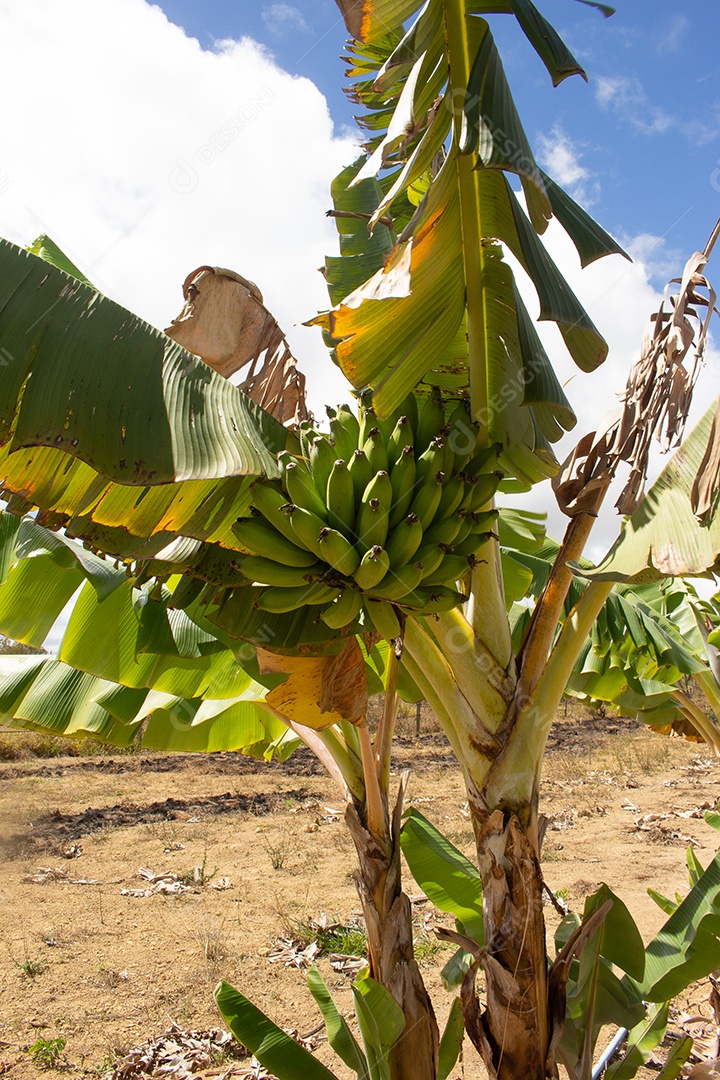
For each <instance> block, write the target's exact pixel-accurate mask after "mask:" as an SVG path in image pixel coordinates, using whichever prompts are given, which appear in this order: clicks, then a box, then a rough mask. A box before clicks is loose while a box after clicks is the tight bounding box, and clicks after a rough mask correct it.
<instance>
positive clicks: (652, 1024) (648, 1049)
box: [605, 1001, 670, 1080]
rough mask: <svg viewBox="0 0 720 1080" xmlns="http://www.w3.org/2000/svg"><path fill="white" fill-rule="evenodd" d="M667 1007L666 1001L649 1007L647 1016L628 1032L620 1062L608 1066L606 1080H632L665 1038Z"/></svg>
mask: <svg viewBox="0 0 720 1080" xmlns="http://www.w3.org/2000/svg"><path fill="white" fill-rule="evenodd" d="M669 1007H670V1006H669V1002H667V1001H663V1002H662V1003H660V1004H655V1005H651V1006H650V1007H649V1009H648V1012H647V1016H645V1017H643V1019H642V1020H641V1021H640V1023H639V1024H636V1025H635V1027H634V1028H632V1029H631V1030H630V1031H629V1032H628V1038H627V1046H626V1048H625V1052H624V1054H623V1056H622V1058H621V1060H620V1061H614V1062H612V1063H611V1064H610V1065H609V1066H608V1069H607V1072H606V1073H605V1076H606V1077H607V1080H632V1078H633V1077H634V1076H635V1075H636V1074H637V1071H638V1069H639V1068H640V1067H641V1066H642V1065H644V1064H645V1062H646V1061H647V1059H648V1058H649V1057H650V1054H651V1053H652V1052H653V1050H654V1049H655V1047H656V1046H659V1045H660V1043H661V1042H662V1041H663V1039H664V1038H665V1032H666V1031H667V1023H668V1009H669Z"/></svg>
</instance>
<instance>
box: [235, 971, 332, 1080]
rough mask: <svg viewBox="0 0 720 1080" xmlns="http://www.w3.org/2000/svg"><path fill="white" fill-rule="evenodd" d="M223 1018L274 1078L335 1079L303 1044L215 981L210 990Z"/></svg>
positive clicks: (245, 1000)
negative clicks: (215, 983) (215, 984)
mask: <svg viewBox="0 0 720 1080" xmlns="http://www.w3.org/2000/svg"><path fill="white" fill-rule="evenodd" d="M214 997H215V1004H216V1005H217V1007H218V1009H219V1010H220V1013H221V1015H222V1017H223V1020H224V1021H225V1023H226V1024H227V1026H228V1027H229V1028H230V1030H231V1031H232V1033H233V1035H234V1036H235V1038H236V1039H237V1040H238V1042H239V1043H241V1044H242V1045H243V1046H246V1047H247V1048H248V1050H250V1052H251V1053H252V1054H254V1055H255V1057H256V1058H257V1059H258V1061H259V1062H260V1063H261V1064H262V1065H264V1066H265V1068H266V1069H267V1070H268V1072H270V1073H273V1074H274V1075H275V1076H276V1077H277V1078H278V1080H297V1078H298V1077H300V1076H302V1077H303V1078H304V1080H337V1077H336V1076H335V1074H334V1073H331V1072H330V1070H329V1069H326V1068H325V1066H324V1065H323V1064H321V1062H319V1061H318V1060H317V1058H315V1057H313V1056H312V1054H310V1053H308V1051H307V1050H306V1049H305V1047H304V1046H301V1045H300V1043H298V1042H296V1041H295V1040H294V1039H293V1038H291V1037H290V1036H289V1035H287V1034H286V1033H285V1032H284V1031H283V1030H282V1028H279V1027H278V1026H277V1024H274V1023H273V1021H272V1020H271V1019H270V1017H269V1016H266V1015H265V1013H263V1012H261V1010H260V1009H258V1008H257V1006H255V1005H253V1004H252V1002H251V1001H248V999H247V998H246V997H245V996H244V995H243V994H241V993H240V991H239V990H235V989H234V988H233V987H232V986H230V984H229V983H226V982H224V981H223V982H219V983H218V985H217V986H216V987H215V992H214Z"/></svg>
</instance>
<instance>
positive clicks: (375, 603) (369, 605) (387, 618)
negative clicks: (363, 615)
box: [365, 600, 402, 641]
mask: <svg viewBox="0 0 720 1080" xmlns="http://www.w3.org/2000/svg"><path fill="white" fill-rule="evenodd" d="M365 610H366V612H367V613H368V615H369V617H370V622H371V623H372V625H373V626H374V627H375V629H376V630H377V632H378V634H379V635H380V637H381V638H384V639H385V641H394V640H395V638H399V637H401V636H402V625H401V623H400V619H399V618H398V614H397V612H396V611H395V608H394V607H393V606H392V604H388V603H387V602H386V601H385V600H366V601H365Z"/></svg>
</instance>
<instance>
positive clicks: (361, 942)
mask: <svg viewBox="0 0 720 1080" xmlns="http://www.w3.org/2000/svg"><path fill="white" fill-rule="evenodd" d="M292 935H293V937H295V938H297V939H298V940H300V941H302V942H303V943H304V944H306V945H309V944H310V943H311V942H312V941H316V942H317V943H318V946H319V947H320V951H321V952H324V953H340V954H341V955H342V956H366V955H367V934H366V933H365V930H364V929H363V928H362V927H360V926H343V925H342V923H337V924H335V925H334V926H326V927H318V926H315V925H314V923H308V922H300V921H298V922H293V923H292Z"/></svg>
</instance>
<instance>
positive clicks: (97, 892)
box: [0, 710, 720, 1080]
mask: <svg viewBox="0 0 720 1080" xmlns="http://www.w3.org/2000/svg"><path fill="white" fill-rule="evenodd" d="M406 730H407V731H408V734H406V735H405V736H404V737H403V738H401V739H399V740H398V745H397V752H396V770H397V773H398V774H399V772H400V771H401V770H402V769H404V768H411V769H412V777H411V783H410V789H409V796H408V802H409V804H410V805H415V806H417V807H418V809H420V810H422V812H423V813H424V814H425V815H426V816H427V817H429V818H430V819H431V820H433V821H434V822H435V823H437V824H438V826H439V827H440V828H441V829H442V830H443V831H444V832H445V833H446V835H447V836H448V837H449V838H450V839H451V840H452V841H453V842H454V843H455V844H456V845H457V846H458V847H459V848H461V849H462V850H463V851H464V852H465V853H466V854H468V855H469V856H472V848H473V845H472V834H471V829H470V824H469V821H468V818H467V811H466V808H465V797H464V791H463V788H462V783H461V780H460V778H459V776H458V771H457V769H456V767H455V766H454V763H453V759H452V757H451V755H450V754H449V752H448V749H447V746H446V744H445V742H444V740H443V739H442V737H441V736H439V735H437V734H433V733H429V734H423V735H421V737H420V738H416V737H415V736H414V734H413V733H412V725H406ZM718 785H720V767H719V766H718V764H716V763H715V762H714V761H712V760H710V757H709V753H708V752H707V751H706V750H705V749H704V748H703V747H702V746H697V745H692V744H688V743H685V742H682V741H680V740H677V739H673V740H669V739H666V738H662V737H660V736H657V735H654V734H652V733H650V732H648V731H646V730H645V729H641V728H639V727H638V726H637V725H635V724H633V723H631V722H630V721H623V720H617V719H612V720H606V719H604V718H602V717H599V718H593V717H591V716H590V714H588V713H581V712H580V711H578V712H572V711H571V713H570V714H569V715H568V716H564V715H563V710H561V712H560V716H559V718H558V724H557V725H556V728H555V729H554V731H553V734H552V736H551V741H550V745H549V748H548V754H547V762H546V768H545V777H544V786H543V794H542V810H543V812H544V813H545V814H546V815H547V816H548V817H549V818H550V822H551V823H550V827H549V830H548V833H547V836H546V841H545V846H544V872H545V876H546V880H547V884H548V885H549V887H550V889H552V890H553V891H554V892H556V893H557V894H559V896H560V898H561V899H563V900H564V901H565V902H566V903H567V904H569V905H570V906H571V907H575V908H580V910H581V909H582V903H583V898H584V896H585V894H586V893H588V892H589V891H591V890H592V889H593V888H594V887H595V886H596V885H597V884H599V883H600V882H602V881H606V882H608V883H609V884H610V885H611V886H612V887H613V889H614V890H615V891H616V892H617V893H618V894H619V895H620V896H621V897H622V899H623V900H624V901H625V903H626V904H627V905H628V907H629V908H630V910H631V911H632V912H633V914H634V916H635V918H636V919H637V921H638V923H639V925H640V927H641V929H642V932H643V936H644V937H645V939H646V940H648V939H649V938H650V937H651V936H652V935H653V934H654V933H655V932H656V931H657V929H658V928H659V927H660V925H661V924H662V923H663V921H664V919H665V916H664V915H663V913H662V912H661V911H660V909H659V908H658V907H656V905H655V904H654V903H653V902H652V901H651V900H650V898H649V897H648V895H647V891H646V890H647V888H648V886H652V887H654V888H656V889H657V890H659V891H660V892H664V893H667V894H669V895H673V894H674V893H675V891H677V890H681V891H682V890H683V889H684V888H685V886H686V881H687V872H686V866H685V849H686V846H687V842H688V839H689V838H691V839H692V840H694V841H695V842H696V845H697V846H696V851H697V854H698V856H699V858H700V860H701V862H702V863H703V864H707V863H708V862H709V861H710V859H711V858H712V857H713V856H714V854H715V851H716V850H717V847H718V844H720V836H718V834H717V833H715V832H713V831H712V830H711V829H710V828H709V827H708V826H707V825H706V824H705V823H704V822H703V821H702V819H701V817H700V816H699V815H700V813H701V810H702V808H703V807H710V806H713V807H714V806H715V805H716V803H717V801H718V798H720V787H719V786H718ZM341 811H342V802H341V800H340V798H339V797H338V793H337V791H336V789H335V788H334V787H333V785H332V783H331V781H330V780H329V779H328V778H327V777H326V776H325V775H324V773H323V772H322V770H321V768H320V767H319V766H318V764H317V762H316V761H315V759H314V758H313V757H312V756H311V755H309V754H307V753H298V754H297V755H296V756H294V757H293V758H292V759H291V760H290V761H288V762H286V763H285V764H284V765H278V764H266V763H262V762H254V761H251V760H248V759H245V758H242V757H239V756H237V755H232V754H219V755H213V756H210V757H201V756H197V757H191V756H189V755H176V756H157V755H149V754H136V755H132V756H117V757H110V756H107V757H99V756H92V757H87V758H67V757H56V758H52V759H39V758H31V759H27V760H25V759H23V760H15V761H6V762H3V763H0V825H1V828H0V858H1V859H2V876H1V877H0V1075H8V1076H10V1077H11V1078H12V1080H19V1078H21V1077H22V1078H25V1077H27V1078H28V1080H31V1078H34V1077H38V1076H41V1075H44V1076H47V1075H48V1073H47V1072H46V1071H43V1070H42V1069H41V1068H39V1067H38V1066H36V1065H35V1064H34V1063H33V1061H32V1057H31V1054H30V1052H29V1051H30V1048H31V1047H32V1046H33V1045H34V1044H35V1043H36V1041H37V1040H38V1039H39V1038H42V1039H46V1040H52V1039H55V1038H63V1039H65V1040H66V1045H65V1049H64V1052H63V1055H62V1058H61V1059H60V1061H59V1064H60V1065H61V1066H63V1069H64V1071H66V1072H68V1073H73V1074H75V1075H85V1076H103V1075H104V1074H105V1073H106V1072H107V1069H108V1067H109V1065H110V1064H111V1063H112V1062H113V1061H114V1060H117V1059H118V1058H119V1057H122V1056H123V1055H125V1054H126V1053H127V1051H128V1050H129V1049H130V1048H131V1047H132V1046H134V1045H136V1044H138V1043H143V1042H145V1041H147V1040H148V1039H150V1038H153V1037H155V1036H159V1035H161V1034H162V1033H163V1032H164V1031H165V1030H166V1029H167V1028H168V1026H169V1024H170V1023H171V1022H175V1023H176V1024H178V1025H180V1026H181V1027H182V1028H183V1029H203V1028H208V1027H212V1026H215V1025H217V1024H218V1020H219V1018H218V1016H217V1014H216V1012H215V1009H214V1005H213V1002H212V997H211V992H212V988H213V986H214V985H215V983H216V982H217V981H218V979H220V978H224V979H227V980H228V981H230V982H232V983H233V984H234V985H236V986H237V987H238V988H240V989H242V990H243V992H244V993H246V994H247V995H248V996H249V997H251V998H252V999H253V1000H254V1001H255V1002H256V1003H257V1004H258V1005H259V1006H260V1007H261V1008H262V1009H264V1010H265V1011H266V1012H267V1013H269V1015H270V1016H272V1017H273V1019H275V1020H276V1021H277V1022H278V1023H280V1024H281V1025H283V1026H286V1027H289V1028H292V1029H294V1030H296V1031H297V1032H299V1033H300V1034H301V1035H307V1034H308V1033H310V1032H313V1031H314V1030H315V1029H317V1028H318V1025H319V1022H320V1017H319V1014H318V1011H317V1009H316V1007H315V1004H314V1002H313V1000H312V998H311V997H310V994H309V992H308V990H307V988H306V986H305V974H304V972H303V971H302V970H300V969H298V968H296V967H293V966H287V965H286V964H285V963H283V962H272V960H271V957H272V952H273V948H274V947H275V945H276V943H277V941H278V939H279V938H280V937H285V938H295V939H301V940H304V941H311V940H312V937H313V934H312V930H311V928H309V926H308V924H309V922H310V920H312V919H317V918H320V917H321V916H322V915H323V913H324V915H325V916H326V918H327V919H328V920H329V921H330V922H337V923H340V924H342V925H343V926H347V927H351V928H352V927H354V926H356V925H357V922H358V914H359V903H358V900H357V896H356V893H355V888H354V884H353V881H352V870H353V866H354V857H355V856H354V848H353V847H352V844H351V841H350V839H349V836H348V834H347V832H346V829H345V826H344V824H343V820H342V813H341ZM694 812H695V813H697V815H698V816H695V817H694V816H692V813H694ZM645 815H667V816H662V817H659V818H657V820H649V821H648V820H645V821H643V817H644V816H645ZM638 822H639V823H640V825H642V826H644V827H642V828H639V827H638ZM141 868H144V871H146V872H151V873H152V874H154V875H159V874H165V873H168V874H174V875H177V877H178V878H179V883H180V884H181V885H182V884H184V885H189V886H190V887H189V888H187V889H185V890H184V891H180V892H177V893H170V894H163V893H155V894H152V895H149V896H143V895H134V894H133V893H134V892H137V891H142V890H145V889H148V888H151V886H152V881H151V880H149V879H148V877H147V874H146V876H145V877H141V876H139V872H140V869H141ZM47 870H49V871H51V873H49V874H47V873H44V871H47ZM33 877H35V878H38V879H44V880H31V879H32V878H33ZM193 878H194V879H195V880H193ZM218 886H220V887H218ZM406 889H407V892H408V893H410V894H416V893H417V892H418V889H417V886H415V884H414V883H413V882H412V879H411V878H410V877H409V874H408V875H407V880H406ZM414 912H415V920H416V927H417V948H418V955H419V959H420V964H421V967H422V970H423V974H424V977H425V978H426V981H427V985H428V987H429V989H430V992H431V995H432V998H433V1001H434V1003H435V1007H436V1011H437V1014H438V1018H439V1020H440V1023H441V1026H442V1025H443V1024H444V1021H445V1018H446V1016H447V1012H448V1009H449V1006H450V996H449V995H448V994H447V993H446V992H445V991H444V990H443V989H442V985H441V982H440V979H439V970H440V968H441V967H442V964H443V963H444V962H445V960H446V959H447V957H448V955H449V953H448V952H447V950H448V949H450V946H446V945H442V946H441V945H439V944H438V942H437V940H436V938H435V937H434V935H433V933H432V929H433V927H434V926H436V925H449V920H447V918H446V917H444V916H442V915H440V914H439V913H437V912H435V911H434V909H433V908H432V906H431V905H430V904H429V903H427V902H418V903H416V904H415V905H414ZM547 919H548V928H549V932H551V931H552V929H553V927H554V926H555V925H556V923H557V919H558V916H557V914H556V913H555V911H554V909H553V908H552V907H551V906H548V909H547ZM355 937H357V934H356V935H355ZM340 951H342V950H340ZM318 964H319V967H320V970H321V972H322V974H323V976H324V977H325V978H326V980H327V981H328V983H329V985H330V986H331V989H332V991H333V993H334V995H335V998H336V1000H337V1002H338V1004H339V1005H340V1006H341V1008H343V1010H345V1011H347V1012H350V1011H351V995H350V977H349V976H348V975H345V974H342V973H339V972H337V971H335V970H333V969H332V968H331V966H330V960H329V957H328V954H327V953H325V954H321V955H320V957H319V959H318ZM708 993H709V984H706V985H699V986H698V987H696V988H695V989H694V991H693V1007H694V1008H700V1009H703V1010H704V1011H705V1013H706V1014H707V1015H709V1010H708V1007H707V1006H706V1004H705V1003H706V1002H707V999H708ZM319 1038H320V1037H319V1036H317V1035H316V1036H315V1039H316V1041H318V1039H319ZM317 1053H318V1056H319V1057H320V1058H321V1059H322V1060H324V1061H325V1062H326V1063H327V1064H328V1065H331V1066H332V1068H333V1070H334V1071H335V1072H336V1073H337V1075H338V1076H339V1077H341V1078H344V1077H346V1076H349V1075H350V1074H349V1073H348V1072H347V1070H345V1071H343V1070H342V1067H338V1065H337V1061H336V1060H334V1059H333V1055H332V1053H331V1052H330V1051H329V1048H328V1046H327V1044H326V1043H323V1042H322V1040H321V1039H320V1041H319V1045H318V1049H317ZM247 1067H248V1061H247V1059H246V1060H245V1062H244V1063H243V1062H240V1063H238V1064H237V1065H236V1066H233V1069H234V1070H237V1071H233V1072H231V1073H230V1074H228V1068H229V1063H228V1062H225V1063H224V1064H223V1063H221V1062H216V1063H215V1064H213V1066H212V1067H210V1068H208V1069H206V1070H205V1071H204V1072H202V1073H201V1074H199V1075H202V1076H206V1077H210V1076H215V1077H217V1076H222V1075H238V1076H240V1075H242V1072H243V1070H245V1069H246V1068H247ZM484 1075H485V1074H484V1071H483V1070H482V1067H481V1065H480V1062H479V1060H478V1058H477V1055H476V1054H475V1051H474V1050H473V1048H472V1047H471V1046H469V1045H467V1046H466V1049H465V1052H464V1060H463V1061H462V1062H461V1063H460V1064H459V1065H458V1067H457V1069H456V1071H455V1072H454V1073H453V1077H455V1076H457V1077H463V1078H466V1080H474V1078H479V1077H483V1076H484ZM647 1075H648V1076H649V1075H652V1073H649V1072H648V1073H647Z"/></svg>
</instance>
